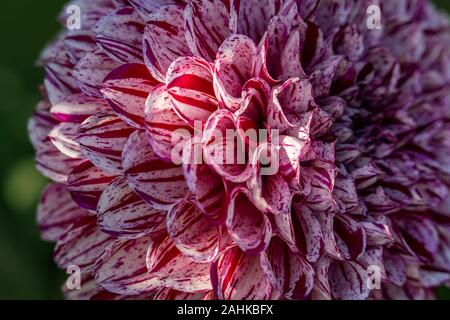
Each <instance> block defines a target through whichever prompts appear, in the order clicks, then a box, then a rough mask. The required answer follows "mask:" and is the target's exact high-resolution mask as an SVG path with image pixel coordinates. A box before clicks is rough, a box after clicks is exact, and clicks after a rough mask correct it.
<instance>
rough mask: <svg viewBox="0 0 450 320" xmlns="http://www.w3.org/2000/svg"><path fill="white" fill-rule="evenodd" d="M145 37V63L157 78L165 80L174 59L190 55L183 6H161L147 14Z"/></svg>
mask: <svg viewBox="0 0 450 320" xmlns="http://www.w3.org/2000/svg"><path fill="white" fill-rule="evenodd" d="M143 37H144V38H143V50H144V60H145V64H146V65H147V67H148V69H149V70H150V72H151V74H152V75H153V77H154V78H155V79H158V80H159V81H161V82H164V80H165V79H166V72H167V69H168V68H169V66H170V64H171V63H172V61H174V60H175V59H176V58H178V57H179V56H187V55H190V50H189V47H188V46H187V42H186V36H185V33H184V8H183V6H180V5H168V6H161V7H159V8H157V9H155V10H154V11H152V12H151V13H150V14H149V15H148V16H147V19H146V24H145V32H144V36H143Z"/></svg>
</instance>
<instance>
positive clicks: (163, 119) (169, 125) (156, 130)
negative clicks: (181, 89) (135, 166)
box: [145, 85, 192, 162]
mask: <svg viewBox="0 0 450 320" xmlns="http://www.w3.org/2000/svg"><path fill="white" fill-rule="evenodd" d="M145 124H146V130H147V134H148V137H149V141H150V145H151V146H152V148H153V150H154V151H155V153H156V154H157V155H158V156H159V157H160V158H161V159H163V160H166V161H172V162H175V161H174V159H175V158H176V157H177V156H179V154H177V152H181V150H182V149H183V146H184V143H185V142H186V141H187V140H188V139H189V138H190V136H191V134H192V128H191V127H190V126H189V125H188V124H186V122H185V121H184V120H182V119H181V118H180V117H179V116H178V114H177V113H176V112H175V109H174V107H173V103H172V101H171V97H170V95H169V93H168V92H167V88H166V86H164V85H161V86H158V87H156V88H155V89H154V90H153V91H152V93H151V94H150V96H149V97H148V99H147V102H146V109H145Z"/></svg>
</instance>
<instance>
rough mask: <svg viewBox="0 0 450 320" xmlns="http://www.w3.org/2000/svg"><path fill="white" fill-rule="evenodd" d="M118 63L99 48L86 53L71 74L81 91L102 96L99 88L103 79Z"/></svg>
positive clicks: (94, 95)
mask: <svg viewBox="0 0 450 320" xmlns="http://www.w3.org/2000/svg"><path fill="white" fill-rule="evenodd" d="M117 67H119V64H118V63H117V62H115V61H114V60H112V59H111V58H110V57H108V56H107V55H106V54H104V53H103V52H102V51H101V50H100V49H97V50H95V51H93V52H91V53H88V54H86V55H85V56H84V57H83V58H82V59H81V60H80V61H79V62H78V63H77V65H76V66H75V68H74V70H73V76H74V78H75V79H76V80H77V84H78V86H79V87H80V89H81V91H83V93H85V94H86V95H88V96H92V97H97V98H103V95H102V93H101V92H100V89H101V88H102V83H103V79H105V77H106V76H107V75H108V74H109V73H110V72H111V71H112V70H114V69H116V68H117Z"/></svg>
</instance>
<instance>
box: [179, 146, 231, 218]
mask: <svg viewBox="0 0 450 320" xmlns="http://www.w3.org/2000/svg"><path fill="white" fill-rule="evenodd" d="M201 160H202V145H201V143H200V142H196V138H192V139H191V140H190V141H188V142H187V143H186V145H185V147H184V149H183V172H184V177H185V179H186V183H187V185H188V186H189V190H190V191H191V193H192V194H193V195H194V201H195V203H196V205H197V207H198V208H199V209H200V210H201V211H202V212H203V213H204V214H205V215H206V216H207V217H210V218H213V219H219V220H220V219H221V218H222V217H223V214H224V211H225V199H226V191H225V186H224V181H223V178H222V177H221V176H220V175H218V174H217V173H215V172H214V171H213V170H211V168H210V167H209V166H208V165H207V164H204V163H202V162H201Z"/></svg>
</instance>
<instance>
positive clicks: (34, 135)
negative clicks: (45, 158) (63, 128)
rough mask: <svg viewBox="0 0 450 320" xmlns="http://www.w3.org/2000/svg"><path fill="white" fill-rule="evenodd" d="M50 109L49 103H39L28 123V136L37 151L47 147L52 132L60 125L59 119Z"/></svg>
mask: <svg viewBox="0 0 450 320" xmlns="http://www.w3.org/2000/svg"><path fill="white" fill-rule="evenodd" d="M50 108H51V105H50V103H49V102H48V101H41V102H39V104H38V105H37V106H36V111H35V113H34V114H33V116H32V117H31V118H30V120H29V121H28V125H27V129H28V136H29V137H30V141H31V144H32V145H33V148H34V149H35V150H39V149H40V148H41V147H43V146H44V145H45V143H46V142H45V141H46V140H47V137H48V134H49V132H50V130H52V128H53V127H54V126H55V125H57V124H58V121H57V119H56V118H55V117H54V116H53V115H52V114H51V113H50Z"/></svg>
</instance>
